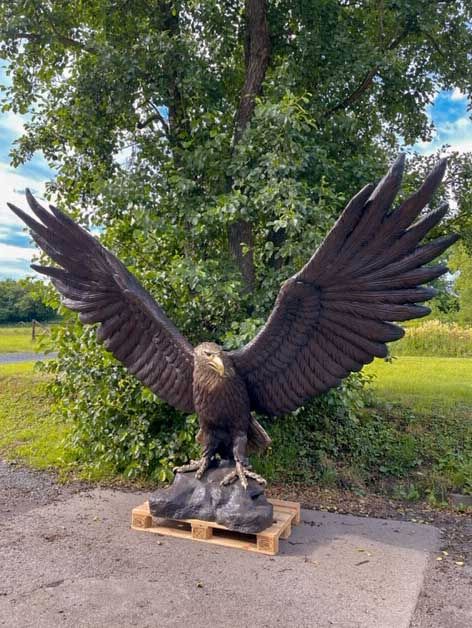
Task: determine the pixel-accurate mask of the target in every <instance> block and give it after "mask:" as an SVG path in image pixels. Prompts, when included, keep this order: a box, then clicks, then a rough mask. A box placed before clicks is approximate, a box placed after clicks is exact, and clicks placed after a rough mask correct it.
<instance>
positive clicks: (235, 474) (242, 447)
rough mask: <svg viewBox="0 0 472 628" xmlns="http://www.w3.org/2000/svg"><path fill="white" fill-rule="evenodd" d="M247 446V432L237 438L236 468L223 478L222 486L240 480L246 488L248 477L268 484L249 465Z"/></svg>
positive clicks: (235, 450) (235, 443)
mask: <svg viewBox="0 0 472 628" xmlns="http://www.w3.org/2000/svg"><path fill="white" fill-rule="evenodd" d="M246 447H247V436H246V435H245V434H244V435H241V436H238V437H237V438H235V441H234V447H233V455H234V461H235V468H234V469H233V470H232V471H230V472H229V473H228V474H227V475H225V477H224V478H223V479H222V480H221V482H220V484H221V486H228V485H229V484H232V483H233V482H236V481H237V480H240V482H241V485H242V487H243V488H244V489H245V490H246V489H247V487H248V482H247V480H248V478H251V479H252V480H255V481H256V482H258V483H259V484H264V485H266V484H267V482H266V480H264V478H263V477H262V476H260V475H258V474H257V473H254V471H251V467H250V466H249V462H248V459H247V457H246Z"/></svg>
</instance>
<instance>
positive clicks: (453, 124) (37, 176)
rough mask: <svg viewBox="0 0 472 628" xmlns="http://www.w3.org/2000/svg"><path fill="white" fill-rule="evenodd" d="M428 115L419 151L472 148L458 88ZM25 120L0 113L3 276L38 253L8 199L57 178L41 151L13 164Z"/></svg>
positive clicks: (17, 273) (26, 271) (21, 272)
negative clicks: (426, 137) (428, 128)
mask: <svg viewBox="0 0 472 628" xmlns="http://www.w3.org/2000/svg"><path fill="white" fill-rule="evenodd" d="M1 72H2V70H1V68H0V82H1V83H4V82H5V76H1ZM428 115H429V116H430V117H431V119H432V121H433V122H434V125H435V127H436V128H435V131H434V136H433V138H432V140H431V141H430V142H419V143H418V144H417V145H416V146H415V148H416V150H418V151H419V152H420V153H423V154H428V153H432V152H435V151H436V150H438V149H440V148H441V147H442V146H444V145H445V144H448V145H450V146H451V150H458V151H461V152H465V151H472V121H471V120H470V117H469V114H468V112H467V98H466V97H465V96H464V95H463V94H461V93H460V91H459V90H457V89H454V90H452V91H448V92H440V93H439V94H438V95H437V96H436V98H435V100H434V102H433V104H432V105H431V106H430V107H429V109H428ZM24 121H25V118H24V117H23V116H20V115H15V114H13V113H11V112H8V113H1V112H0V279H5V278H13V279H19V278H21V277H25V276H27V275H32V274H33V273H32V271H31V269H30V268H29V264H30V261H31V257H32V255H33V254H34V252H35V249H34V247H33V245H32V244H31V242H30V239H29V238H28V236H27V235H26V234H25V233H24V231H23V227H22V223H21V222H20V220H19V219H18V218H16V216H15V215H14V214H13V213H12V212H11V211H10V210H9V209H8V208H7V206H6V202H7V201H10V202H12V203H14V204H15V205H19V206H20V207H24V206H25V200H24V189H25V187H29V188H30V189H31V190H32V191H33V193H35V194H36V195H38V196H39V197H41V196H42V194H43V193H44V188H45V183H46V181H48V180H50V179H51V178H52V177H54V172H53V171H52V170H51V169H50V168H49V167H48V165H47V163H46V162H45V160H44V158H43V157H42V156H41V155H40V154H36V155H34V157H33V159H32V160H31V161H30V162H29V163H27V164H25V165H23V166H20V167H19V168H16V169H14V168H12V167H11V166H10V158H9V152H10V149H11V147H12V144H13V142H14V141H15V140H16V139H17V138H18V137H20V135H21V134H22V132H23V124H24Z"/></svg>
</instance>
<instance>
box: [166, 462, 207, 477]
mask: <svg viewBox="0 0 472 628" xmlns="http://www.w3.org/2000/svg"><path fill="white" fill-rule="evenodd" d="M209 463H210V461H209V460H208V459H207V458H201V459H200V460H190V462H189V463H188V464H184V465H183V466H181V467H174V473H190V472H191V471H196V474H195V477H196V479H197V480H199V479H200V478H201V477H202V475H203V474H204V473H205V471H206V470H207V469H208V465H209Z"/></svg>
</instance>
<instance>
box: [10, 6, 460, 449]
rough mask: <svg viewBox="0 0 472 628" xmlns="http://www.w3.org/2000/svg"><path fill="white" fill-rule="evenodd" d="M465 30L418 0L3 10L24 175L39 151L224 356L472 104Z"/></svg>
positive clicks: (456, 19) (148, 282) (86, 384)
mask: <svg viewBox="0 0 472 628" xmlns="http://www.w3.org/2000/svg"><path fill="white" fill-rule="evenodd" d="M471 18H472V7H471V6H470V3H465V2H447V1H444V2H436V1H435V2H431V1H428V2H427V1H426V0H414V1H407V0H395V1H394V0H382V1H381V2H376V3H371V2H351V1H348V0H346V1H342V0H311V1H310V0H306V1H303V2H294V1H293V0H278V1H274V2H266V1H265V0H245V1H242V0H239V1H236V0H223V1H222V2H221V1H218V2H217V1H216V0H210V1H206V2H196V1H195V0H186V1H184V0H181V1H178V0H175V1H172V0H134V1H133V2H128V1H126V0H87V1H86V2H83V1H80V2H79V1H78V0H67V1H66V0H57V1H55V2H54V3H49V2H37V1H36V0H22V1H21V2H20V1H19V0H14V1H9V2H2V3H0V35H1V40H2V44H1V47H0V52H1V55H2V57H3V58H4V59H5V60H6V61H7V62H8V64H9V65H8V67H9V72H10V76H11V79H12V84H11V86H9V87H8V88H7V90H6V94H5V100H4V108H6V109H10V110H13V111H19V112H26V111H28V110H29V111H31V112H32V118H31V121H30V122H29V123H28V124H27V125H26V132H25V134H24V136H23V137H22V138H21V139H20V140H19V142H18V143H17V145H16V147H15V149H14V151H13V153H12V158H13V162H14V163H15V164H18V163H20V162H23V161H24V160H26V159H28V158H29V157H30V156H31V154H32V153H33V152H34V151H35V150H42V151H43V153H44V155H45V156H46V158H47V159H48V160H49V162H50V163H51V164H52V165H53V166H54V167H55V168H56V169H57V171H58V172H59V175H58V177H57V179H56V180H55V181H54V182H52V183H51V184H50V185H49V192H50V193H51V194H54V195H55V197H56V199H57V203H58V204H59V205H61V206H62V207H64V208H67V209H68V210H69V211H71V212H72V213H73V214H74V215H75V217H76V218H79V219H80V220H81V221H82V223H83V224H85V225H89V226H90V225H92V226H93V225H95V226H99V227H100V228H101V238H102V239H103V241H104V243H105V244H106V245H107V246H109V247H111V248H112V249H113V250H114V251H115V252H116V253H117V254H118V255H119V256H120V257H121V258H122V259H123V260H124V262H125V263H127V264H128V265H129V266H130V267H131V269H132V270H133V272H135V273H136V274H137V275H138V276H139V277H140V279H141V280H142V281H143V283H144V284H145V286H146V287H147V288H148V289H150V290H151V292H152V293H153V294H154V295H155V296H156V298H157V299H158V301H159V302H160V303H161V305H162V306H163V307H164V309H165V310H167V312H168V313H169V315H170V317H171V318H172V319H173V320H175V321H176V322H177V323H178V324H179V326H180V328H181V329H182V330H183V331H184V332H185V333H186V334H187V335H188V336H189V337H190V339H191V340H193V341H197V340H203V339H209V338H212V339H217V340H219V341H222V342H225V343H226V345H227V346H233V345H235V344H238V343H239V342H242V341H244V340H246V339H248V338H249V337H250V336H251V335H252V334H253V333H254V331H255V330H256V329H257V327H258V325H260V323H261V322H262V321H263V320H264V318H265V316H266V314H267V312H268V311H269V308H270V307H271V306H272V304H273V300H274V298H275V295H276V293H277V290H278V288H279V285H280V282H281V280H282V279H284V278H286V277H288V276H289V275H290V274H291V273H292V272H293V271H294V270H295V269H297V268H299V267H300V265H301V264H303V263H304V262H305V261H306V259H307V257H308V256H309V255H310V254H311V252H312V251H313V250H314V249H315V247H316V246H317V245H318V244H319V242H320V240H321V239H322V237H323V236H324V235H325V233H326V231H327V230H328V228H329V226H330V225H331V224H332V222H333V220H334V219H335V217H336V216H337V215H338V214H339V211H340V210H341V209H342V207H343V204H344V203H345V201H346V200H347V198H348V197H350V196H351V195H352V194H353V193H354V192H355V191H357V190H358V189H359V188H360V187H362V186H363V185H364V184H365V183H366V182H367V181H371V180H373V179H376V178H377V177H379V176H380V175H381V174H383V172H384V170H385V167H386V165H387V162H388V161H389V160H390V159H391V158H392V156H393V154H394V153H395V152H396V151H397V150H398V146H397V144H398V137H399V136H401V137H403V138H404V140H405V141H406V142H407V143H411V142H414V141H415V140H417V139H419V138H422V139H426V138H427V137H428V136H429V135H430V133H431V124H430V121H429V119H428V117H427V115H426V112H425V107H426V105H427V104H428V102H431V100H432V98H433V96H434V92H435V90H437V89H439V88H451V87H453V86H454V87H459V88H460V89H461V90H462V91H463V92H465V93H468V94H471V93H472V75H471V72H470V64H469V63H468V54H470V53H469V51H470V46H471V43H472V34H471V30H470V26H469V25H470V23H471ZM458 176H459V175H458ZM413 178H414V177H413ZM407 187H408V182H407ZM467 207H468V205H467ZM467 207H466V206H460V211H459V215H460V217H461V219H462V217H463V216H465V215H466V209H467ZM451 219H452V217H451ZM466 227H467V228H469V227H468V223H467V220H466V219H465V218H464V221H463V228H464V229H465V228H466ZM50 298H51V299H54V297H52V296H51V297H50ZM228 329H229V330H230V331H229V332H228V331H227V330H228ZM74 330H75V331H74V334H72V332H71V331H70V330H69V331H68V332H67V334H69V336H67V334H66V333H65V336H64V338H66V337H67V338H70V343H69V351H72V349H78V347H79V345H80V342H82V343H83V345H84V346H86V347H87V351H88V352H89V353H88V355H92V353H93V356H94V359H95V362H94V363H95V364H97V363H98V362H100V360H102V362H100V364H101V365H102V367H103V370H102V371H100V377H102V378H103V380H101V381H103V382H104V383H106V382H109V381H110V378H111V377H112V375H110V371H109V369H111V368H113V369H118V367H117V366H116V365H114V366H113V367H112V366H111V364H110V362H109V361H108V362H107V361H106V359H105V358H102V356H103V353H100V352H99V350H98V349H96V348H95V345H94V344H93V341H92V340H91V339H90V335H89V333H88V332H83V331H81V330H79V328H75V327H74ZM78 337H79V338H80V339H81V340H80V342H78V340H77V338H78ZM64 342H65V340H64ZM99 356H100V357H99ZM79 362H81V363H83V360H82V361H80V360H79ZM62 364H63V366H64V368H65V369H66V371H67V373H68V375H67V377H68V378H69V380H68V381H72V378H73V377H79V374H78V371H77V369H78V366H77V361H76V362H75V363H74V364H72V363H71V362H70V361H68V362H67V361H66V362H63V363H62ZM61 368H62V367H61ZM113 372H115V371H113ZM118 372H119V373H120V375H119V376H118V375H116V378H117V379H119V380H120V381H126V382H128V383H127V384H126V386H131V384H130V383H129V381H130V380H128V379H126V378H125V376H124V375H123V373H122V371H117V373H118ZM84 377H85V375H84ZM113 377H114V376H113ZM123 378H124V379H123ZM62 381H63V382H65V381H67V378H62ZM81 381H82V380H81ZM96 381H97V380H96V378H95V380H93V381H92V380H90V381H89V380H88V379H87V378H86V377H85V379H84V380H83V381H82V384H81V385H82V387H83V389H84V390H87V391H89V393H90V396H89V405H88V406H87V408H85V406H84V407H83V408H81V409H80V411H77V412H78V413H79V414H80V413H83V414H84V415H85V413H86V412H89V411H90V407H91V406H90V404H92V405H93V404H94V403H95V402H96V400H97V399H98V397H97V395H98V394H99V393H97V392H96V391H97V390H98V389H100V386H97V385H96ZM76 383H77V382H76ZM92 387H94V388H93V389H92ZM109 388H110V387H109V386H108V385H105V384H104V387H103V390H108V389H109ZM133 390H134V389H133ZM94 391H95V392H94ZM63 392H64V391H63ZM100 394H102V393H100ZM94 395H95V396H94ZM94 400H95V401H94ZM101 400H102V406H105V407H110V406H107V405H106V401H104V399H103V397H101ZM136 403H138V401H136ZM96 405H97V404H96ZM94 408H95V410H94V411H96V412H97V413H98V414H99V413H100V410H99V409H98V408H97V407H95V406H94ZM77 412H76V414H77ZM103 412H104V411H103ZM103 412H102V414H101V415H100V416H102V417H103V416H104V414H103ZM113 412H114V414H113V416H120V415H119V411H118V410H117V407H116V406H114V407H113ZM117 412H118V414H117ZM98 414H97V416H98ZM110 414H111V410H110ZM97 420H98V419H97ZM181 425H182V426H183V423H181ZM87 429H88V428H87ZM183 429H184V428H183ZM96 431H97V430H95V432H96ZM184 431H185V430H184ZM146 442H147V441H146ZM162 456H163V454H162Z"/></svg>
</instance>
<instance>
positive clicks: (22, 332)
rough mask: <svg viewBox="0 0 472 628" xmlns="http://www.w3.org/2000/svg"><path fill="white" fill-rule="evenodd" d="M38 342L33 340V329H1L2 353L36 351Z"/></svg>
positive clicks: (0, 342)
mask: <svg viewBox="0 0 472 628" xmlns="http://www.w3.org/2000/svg"><path fill="white" fill-rule="evenodd" d="M37 348H38V340H35V341H33V340H32V339H31V327H0V353H9V352H18V351H36V350H37Z"/></svg>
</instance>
